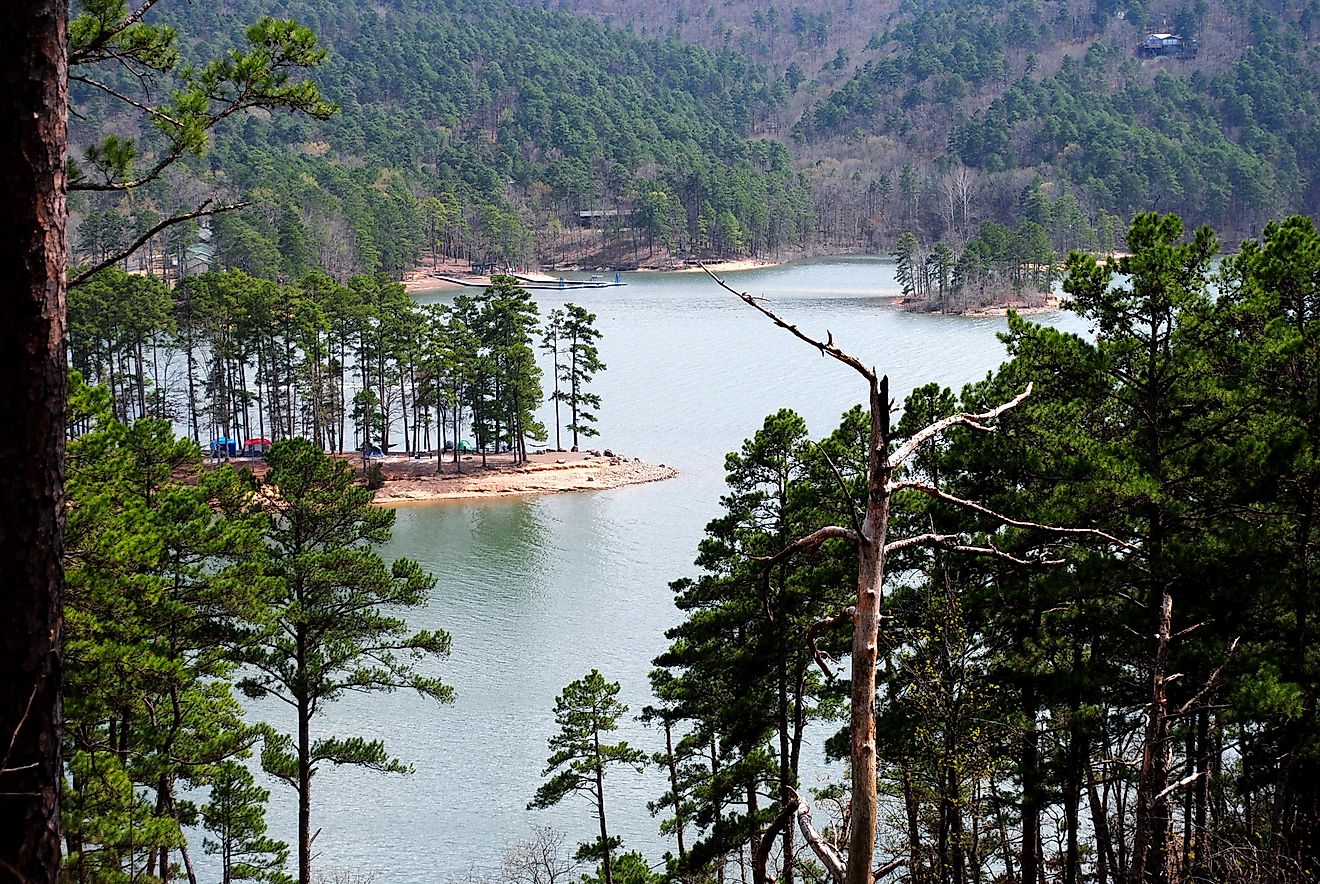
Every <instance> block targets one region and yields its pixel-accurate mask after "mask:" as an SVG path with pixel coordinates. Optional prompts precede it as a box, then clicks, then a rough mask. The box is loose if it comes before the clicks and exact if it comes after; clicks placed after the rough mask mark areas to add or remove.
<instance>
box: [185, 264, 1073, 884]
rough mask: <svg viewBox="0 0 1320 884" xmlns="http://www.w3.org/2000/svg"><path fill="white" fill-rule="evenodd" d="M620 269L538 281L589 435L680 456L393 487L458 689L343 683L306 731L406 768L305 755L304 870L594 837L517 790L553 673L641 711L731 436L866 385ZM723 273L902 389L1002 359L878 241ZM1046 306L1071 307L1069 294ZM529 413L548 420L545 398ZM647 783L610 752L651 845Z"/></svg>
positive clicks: (698, 290)
mask: <svg viewBox="0 0 1320 884" xmlns="http://www.w3.org/2000/svg"><path fill="white" fill-rule="evenodd" d="M623 279H624V281H625V282H626V283H627V285H626V286H622V287H618V288H603V289H586V290H579V291H572V292H564V293H561V292H558V291H536V292H533V295H534V296H535V297H536V300H537V301H538V303H539V304H540V307H541V312H542V315H545V314H546V313H548V312H549V310H550V309H552V308H553V307H556V306H560V305H561V304H562V303H563V301H564V300H571V301H573V302H574V303H577V304H580V305H581V306H583V307H586V308H587V309H588V310H591V311H592V312H594V313H596V314H597V316H598V326H599V328H600V330H601V332H602V339H601V341H600V354H601V358H602V359H603V360H604V362H605V363H606V365H607V366H608V369H607V370H606V371H604V372H602V373H601V374H599V375H598V376H597V379H596V381H595V383H594V384H593V389H594V390H595V391H596V392H598V393H599V394H600V396H601V397H602V399H603V406H602V408H601V409H600V420H599V424H598V427H599V428H600V430H601V435H600V437H598V438H597V439H594V440H592V441H591V443H590V445H591V446H592V447H597V448H607V447H608V448H611V449H613V450H614V451H615V452H616V453H619V454H623V455H626V456H628V457H640V458H642V459H643V460H647V461H652V462H657V463H664V464H668V465H670V466H674V467H676V468H677V469H678V470H679V475H678V477H677V478H675V479H672V480H669V481H666V482H660V483H655V484H650V485H640V486H633V487H628V488H621V489H615V490H612V491H602V492H592V493H579V494H559V495H548V496H541V497H529V498H521V499H502V500H497V501H490V502H481V503H463V502H458V503H431V504H414V505H407V506H403V507H400V508H399V510H398V522H397V525H396V527H395V532H394V541H393V543H392V544H391V545H390V547H389V550H388V555H391V556H409V557H412V558H415V559H418V560H420V561H421V563H422V564H423V565H424V566H425V567H426V568H427V569H428V570H430V571H431V573H433V574H434V575H435V576H436V578H437V580H438V583H437V586H436V589H435V592H434V596H433V599H432V601H431V604H430V606H429V607H428V608H426V609H425V610H424V611H420V612H417V613H416V614H415V615H414V616H413V617H412V620H413V622H414V625H415V626H416V627H417V628H434V627H443V628H444V629H447V630H448V631H449V632H450V633H451V634H452V636H453V653H452V655H451V657H450V658H449V659H448V660H446V661H444V663H443V664H442V665H441V666H439V667H438V671H439V673H440V674H441V675H442V676H443V677H444V679H445V680H446V681H447V682H448V683H449V684H451V685H453V686H454V688H455V690H456V691H457V694H458V699H457V702H455V703H454V704H453V705H450V706H440V705H437V704H435V703H431V702H424V701H422V700H420V699H418V698H417V697H415V696H412V695H408V694H403V693H399V694H393V695H374V696H368V697H350V698H349V699H347V700H345V701H343V702H340V703H338V704H336V705H334V706H331V707H329V708H328V710H327V711H326V713H325V715H324V716H323V717H322V718H321V719H320V720H319V721H317V722H314V723H313V735H314V736H317V735H331V734H335V735H344V736H347V735H362V736H367V737H373V738H374V737H379V738H381V739H383V740H385V741H386V744H387V746H388V747H389V748H390V749H391V750H392V751H393V752H394V753H395V754H397V755H398V756H400V757H401V758H402V759H403V760H404V761H406V762H407V763H409V764H411V765H412V766H413V767H414V768H415V770H416V772H415V773H414V774H413V775H411V776H407V777H400V776H383V775H378V774H371V773H365V772H361V771H355V770H334V769H327V770H323V771H322V772H321V773H320V774H318V776H317V778H316V780H315V782H314V788H313V829H316V828H318V827H319V828H321V830H322V832H321V835H320V837H319V838H318V840H317V841H316V850H317V852H318V858H317V861H316V862H317V869H318V870H320V871H322V872H326V873H329V872H330V871H331V870H333V869H340V870H348V871H351V872H354V873H356V874H359V875H370V874H374V875H375V881H376V882H377V884H385V882H389V884H394V882H435V881H460V880H463V879H464V878H465V877H467V876H468V875H469V873H470V872H472V871H474V870H476V871H490V870H492V869H493V868H494V867H495V866H496V864H497V863H498V861H499V857H500V855H501V854H502V852H503V851H504V850H505V849H506V848H507V847H508V846H509V845H511V844H513V843H515V842H518V841H525V840H528V839H529V838H530V836H531V834H532V830H533V827H534V826H537V825H549V826H552V827H554V828H555V829H557V830H559V831H562V832H564V833H565V834H566V835H567V836H568V844H569V845H570V847H569V850H570V852H571V850H572V845H576V844H577V843H578V842H579V841H582V840H588V839H590V838H591V837H593V833H594V831H595V828H594V827H595V821H594V816H593V814H592V811H591V809H590V808H589V807H588V806H587V803H586V802H585V801H583V800H577V801H575V800H574V799H573V798H569V799H566V800H565V802H564V803H563V804H561V805H560V806H559V807H557V808H554V809H552V810H549V811H536V812H530V811H527V810H526V809H525V807H526V804H527V802H528V800H529V799H530V798H531V797H532V794H533V792H535V790H536V788H537V786H538V785H539V784H540V782H541V780H542V776H541V774H542V769H543V767H544V763H545V757H546V755H547V749H546V739H547V738H548V737H549V735H550V734H551V733H552V732H553V730H554V721H553V711H554V699H555V696H556V695H557V694H558V693H559V692H560V691H561V690H562V689H563V687H564V686H565V685H566V684H568V683H569V682H570V681H572V680H574V679H576V678H580V677H581V676H583V675H584V674H586V673H587V672H588V671H589V670H591V669H592V668H593V667H595V668H597V669H599V670H600V671H601V672H602V673H604V674H605V676H606V677H607V678H609V679H610V680H613V681H619V682H621V683H622V692H621V694H620V697H621V699H623V700H624V701H625V702H627V703H628V704H629V705H630V707H631V710H632V711H631V713H630V716H631V715H635V714H636V713H637V712H639V711H640V710H641V708H642V706H644V705H645V704H646V703H648V702H649V700H650V697H649V690H648V682H647V673H648V671H649V670H650V668H651V660H652V658H653V657H655V656H656V654H658V653H659V652H660V651H661V650H663V648H664V647H665V644H666V642H665V638H664V631H665V630H666V629H667V628H669V627H670V626H672V625H674V624H675V623H676V622H677V621H678V619H679V617H678V612H677V610H676V609H675V608H674V606H673V604H672V602H671V593H670V590H669V582H670V581H672V580H674V579H676V578H678V577H682V576H687V575H693V574H694V573H695V569H694V568H693V566H692V560H693V558H694V556H695V555H696V546H697V542H698V540H699V539H700V538H701V536H702V530H703V528H704V526H705V524H706V522H707V521H709V520H710V519H711V518H712V517H713V516H715V515H716V514H717V513H718V512H719V509H720V504H719V499H720V495H721V493H722V491H723V476H724V473H723V465H724V455H725V453H726V452H728V451H731V450H733V449H736V448H738V447H739V446H740V445H741V443H742V440H743V439H745V438H746V437H748V436H750V435H751V434H752V433H754V432H755V431H756V429H757V428H759V427H760V425H761V423H762V420H763V418H764V417H765V416H766V415H767V414H770V413H771V412H773V411H776V410H778V409H779V408H783V407H788V408H792V409H795V410H796V411H798V412H799V413H800V414H802V415H803V417H804V418H806V420H807V423H808V426H809V427H810V429H811V432H812V435H813V436H815V437H819V436H823V435H826V434H827V433H829V432H830V431H831V430H832V429H833V428H834V427H835V426H836V425H837V424H838V421H839V417H840V415H841V414H842V413H843V412H844V411H845V410H846V409H847V408H849V407H850V406H852V405H853V404H855V403H857V402H859V401H861V400H862V399H863V397H864V395H865V388H864V387H863V385H862V381H861V379H860V378H859V377H858V376H857V375H856V374H855V373H853V372H852V371H851V370H849V369H848V368H846V367H845V366H842V365H839V364H838V363H835V362H834V361H832V360H829V359H824V358H822V357H821V355H820V353H819V351H817V350H815V349H813V348H811V347H809V346H807V345H805V344H803V343H801V342H800V341H797V340H795V339H794V338H792V337H791V336H790V335H789V334H787V333H786V332H784V331H781V330H779V329H776V328H775V327H774V326H773V325H772V324H771V323H770V322H769V321H767V320H766V319H765V318H764V317H762V316H760V315H758V314H757V313H755V312H754V311H753V310H751V308H749V307H747V306H746V305H744V304H742V303H741V302H740V301H738V300H737V299H736V298H734V297H733V296H732V295H730V294H728V293H727V292H724V291H723V290H721V289H720V288H719V287H717V286H716V285H715V284H714V283H713V282H711V281H710V280H709V279H708V278H706V277H705V276H704V275H702V274H699V273H698V274H693V273H629V274H624V276H623ZM728 280H729V282H730V283H731V284H732V285H734V286H735V287H736V288H737V289H739V290H740V291H749V292H751V293H753V294H756V295H764V296H765V297H766V298H767V303H768V305H769V306H770V307H771V308H772V309H773V310H775V311H777V312H779V313H780V314H781V315H782V316H784V317H785V318H786V319H788V320H789V321H791V322H794V323H796V324H798V325H799V326H800V327H801V328H802V329H803V330H804V331H807V332H809V333H811V334H814V335H817V336H821V337H823V336H824V335H825V334H826V333H827V331H828V332H830V333H832V334H833V336H834V340H835V342H836V343H837V344H838V345H839V346H841V347H843V348H844V349H845V350H848V351H849V352H851V353H853V354H855V355H857V356H859V357H861V358H862V359H864V360H865V361H867V362H869V363H872V364H874V365H875V366H876V367H877V368H878V369H879V370H880V371H881V372H883V373H887V374H888V375H889V378H890V390H891V394H892V395H893V396H894V397H895V398H897V399H898V401H900V402H901V401H902V399H903V397H904V396H906V394H907V392H908V391H909V390H911V389H912V388H913V387H915V386H918V385H920V384H924V383H927V382H929V381H938V382H940V383H943V384H946V385H949V386H952V387H954V388H955V389H957V388H959V387H961V386H962V385H963V384H965V383H967V382H969V381H973V380H977V379H980V378H982V377H984V375H985V374H986V372H988V371H990V370H992V369H994V368H995V367H996V366H998V365H999V363H1000V362H1001V361H1002V360H1003V355H1004V352H1003V346H1002V345H1001V344H1000V342H999V341H998V339H997V338H996V334H997V333H998V332H1000V331H1002V330H1004V328H1005V327H1006V322H1005V320H1004V319H1002V318H975V319H972V318H961V317H952V316H934V315H926V314H915V313H908V312H904V311H902V310H901V309H898V308H895V307H893V306H891V305H890V304H889V301H890V299H892V298H893V297H894V296H896V295H897V294H898V290H899V286H898V284H897V283H896V282H895V280H894V267H893V264H892V262H889V261H885V260H878V259H874V260H868V259H862V258H848V259H834V260H812V261H804V262H797V263H792V264H787V265H783V266H780V267H773V268H763V269H758V270H754V271H746V272H741V273H734V274H729V276H728ZM449 297H452V293H423V294H419V295H418V298H419V300H423V301H435V300H445V299H446V298H449ZM1038 319H1040V320H1041V321H1042V322H1044V323H1046V324H1049V325H1055V326H1059V327H1063V328H1067V329H1070V330H1074V331H1079V332H1080V331H1083V330H1084V325H1083V323H1082V321H1081V320H1079V319H1078V318H1077V317H1076V316H1073V315H1072V314H1067V313H1062V314H1051V315H1046V316H1043V317H1038ZM542 417H543V419H544V420H545V421H546V423H547V425H551V424H553V413H552V411H551V410H549V409H547V410H546V411H545V413H544V414H543V415H542ZM551 438H552V440H553V433H552V436H551ZM565 444H566V445H567V444H568V443H567V441H566V442H565ZM620 733H621V734H622V736H623V737H624V738H626V739H628V740H629V742H630V743H632V744H633V745H636V746H640V747H642V748H644V749H646V750H648V751H655V750H657V749H660V748H662V747H663V734H661V733H657V732H656V731H655V730H653V729H649V728H646V727H643V726H642V725H641V724H639V723H637V722H636V721H635V720H632V719H631V718H630V720H629V721H627V722H625V723H624V725H623V727H622V728H621V731H620ZM808 785H811V783H808ZM270 788H271V790H272V800H271V805H272V806H271V813H270V817H271V823H272V829H273V834H274V835H276V836H277V837H280V838H284V839H286V840H288V841H289V843H290V844H292V843H294V841H295V831H296V830H295V819H296V817H295V812H294V801H293V796H292V793H291V792H290V791H289V790H287V788H282V787H280V786H278V785H276V784H273V783H272V784H271V785H270ZM662 790H663V783H662V780H661V778H660V776H659V774H658V773H655V772H648V773H647V774H643V775H634V774H631V773H629V772H619V773H615V774H613V775H612V776H610V778H608V779H607V781H606V792H607V795H606V798H607V808H608V811H609V814H610V823H611V832H612V834H618V835H620V836H622V837H623V839H624V845H625V849H639V850H641V851H643V852H644V853H645V854H646V855H647V857H648V859H649V860H650V861H651V862H652V863H656V862H658V861H659V860H660V858H661V856H662V854H663V852H664V851H665V850H672V849H673V844H672V843H670V842H668V841H666V840H665V839H662V838H661V837H660V836H659V834H658V833H657V827H658V820H656V819H654V818H652V817H651V815H650V814H649V812H648V811H647V809H646V802H647V801H648V800H653V799H654V798H656V797H657V796H658V795H659V794H660V792H661V791H662ZM195 849H196V851H197V852H198V853H200V849H197V848H195Z"/></svg>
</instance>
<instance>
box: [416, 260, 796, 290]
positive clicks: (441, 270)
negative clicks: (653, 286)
mask: <svg viewBox="0 0 1320 884" xmlns="http://www.w3.org/2000/svg"><path fill="white" fill-rule="evenodd" d="M706 266H707V268H708V269H709V270H710V271H711V272H713V273H737V272H740V271H743V270H760V269H762V268H766V267H778V266H780V263H778V262H774V261H765V260H761V259H759V258H758V259H752V258H749V259H745V260H741V261H720V262H717V263H714V264H707V265H706ZM565 272H585V271H565ZM617 272H619V273H701V272H702V271H701V268H700V267H696V266H688V265H678V266H674V267H636V268H633V269H631V270H619V271H617ZM518 275H519V276H523V277H526V278H528V279H532V280H535V281H537V282H545V283H554V282H557V281H558V280H559V277H558V276H555V275H552V274H549V273H546V272H545V271H544V270H522V271H518ZM444 277H448V278H444ZM454 279H472V280H474V281H476V280H478V279H480V277H475V276H473V273H472V270H471V267H470V266H469V265H468V264H467V262H465V261H450V262H445V263H441V264H438V265H437V266H435V267H414V268H413V269H412V270H409V271H408V272H406V273H404V274H403V279H401V280H400V282H402V283H403V287H404V290H405V291H407V292H408V293H409V294H415V293H417V292H435V291H444V290H449V289H461V288H464V286H463V285H461V284H460V283H457V282H454V281H453V280H454Z"/></svg>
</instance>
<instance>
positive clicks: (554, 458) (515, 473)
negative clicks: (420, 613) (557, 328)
mask: <svg viewBox="0 0 1320 884" xmlns="http://www.w3.org/2000/svg"><path fill="white" fill-rule="evenodd" d="M380 463H381V465H382V469H383V472H384V474H385V487H383V488H381V489H380V490H379V491H377V492H376V497H375V500H374V501H373V502H374V503H375V504H377V505H379V506H396V505H398V504H403V503H429V502H435V501H447V500H481V499H490V498H495V497H516V496H521V495H528V494H555V493H559V492H564V491H603V490H606V489H610V488H621V487H623V486H625V485H640V484H645V483H647V482H660V481H663V480H665V479H671V478H673V477H674V476H676V475H678V471H677V470H675V469H674V468H673V467H669V466H666V465H664V464H651V463H646V462H644V461H642V460H640V459H637V458H628V457H622V456H606V455H605V454H604V453H601V454H599V455H598V454H595V453H593V452H566V451H558V452H556V451H551V452H546V453H544V454H533V455H530V456H529V457H528V461H527V462H526V463H524V464H518V465H514V464H513V463H512V459H511V457H510V456H509V455H507V454H502V455H492V456H490V457H488V458H487V464H488V466H486V467H482V465H481V456H480V455H464V457H463V471H462V472H461V473H460V472H457V471H455V467H454V464H453V463H452V462H451V461H449V460H446V461H445V463H444V470H445V472H443V473H442V474H439V475H437V474H436V471H435V469H436V463H435V459H434V458H423V459H417V460H414V459H413V458H411V457H406V456H398V455H396V456H392V457H387V458H385V459H383V460H382V461H380Z"/></svg>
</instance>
